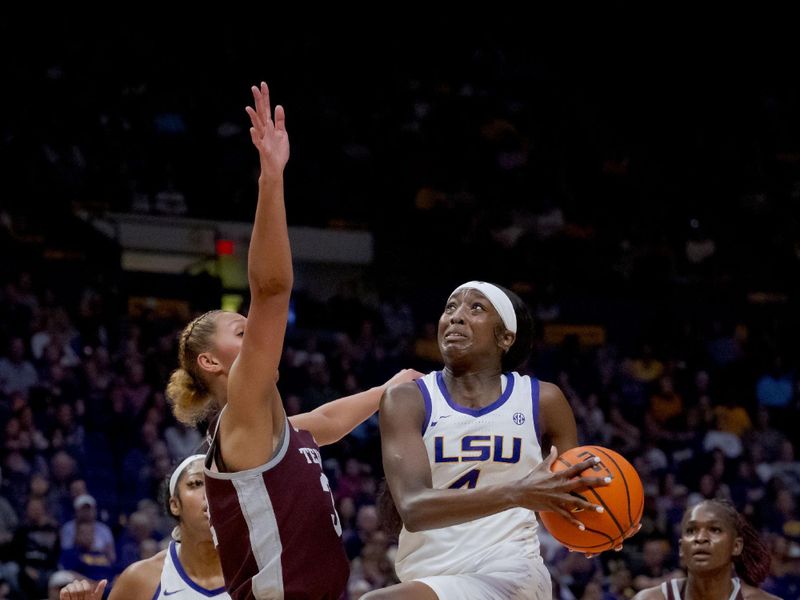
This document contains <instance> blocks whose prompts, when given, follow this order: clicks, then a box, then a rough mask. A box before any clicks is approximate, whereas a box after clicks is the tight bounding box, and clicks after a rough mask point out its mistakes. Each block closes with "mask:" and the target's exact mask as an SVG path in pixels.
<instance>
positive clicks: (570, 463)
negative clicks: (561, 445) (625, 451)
mask: <svg viewBox="0 0 800 600" xmlns="http://www.w3.org/2000/svg"><path fill="white" fill-rule="evenodd" d="M549 462H550V465H551V468H552V469H553V471H554V472H556V473H563V474H568V475H570V476H576V475H578V474H580V477H576V478H575V479H574V480H573V481H579V480H581V479H591V478H588V477H586V475H587V473H586V472H585V470H586V469H590V471H589V472H590V473H591V474H592V475H594V476H595V478H602V479H603V480H610V481H609V483H608V484H607V485H604V486H584V487H583V488H582V489H581V488H575V489H574V490H573V493H574V494H576V495H580V496H581V497H582V498H584V499H585V500H586V501H587V502H588V501H591V502H594V503H595V504H594V505H595V506H601V507H602V509H603V510H602V511H595V512H586V513H585V514H582V515H580V519H581V522H582V525H583V527H582V528H579V529H576V528H575V527H574V522H575V517H574V516H573V515H569V518H566V517H565V516H564V514H563V512H560V511H542V512H541V513H540V515H539V516H540V518H541V520H542V523H543V525H544V526H545V527H546V528H547V530H548V531H549V532H550V534H551V535H552V536H553V537H554V538H556V539H557V540H558V541H559V542H561V543H562V544H564V545H565V546H566V547H567V548H569V549H570V550H573V551H576V552H583V553H585V554H587V556H594V555H595V554H599V553H600V552H604V551H606V550H610V549H612V548H614V549H621V547H622V542H623V541H624V540H625V539H626V538H629V537H630V536H632V535H634V534H635V533H636V532H637V531H639V528H640V523H639V522H640V521H641V518H642V512H643V510H644V490H643V488H642V482H641V480H640V479H639V475H638V474H637V473H636V470H635V469H634V468H633V466H632V465H631V464H630V463H629V462H628V461H627V460H625V458H623V457H622V456H620V455H619V454H618V453H616V452H614V451H613V450H609V449H608V448H603V447H601V446H580V447H578V448H572V449H571V450H568V451H566V452H564V453H563V454H561V455H560V456H559V457H558V458H557V459H556V460H555V461H549Z"/></svg>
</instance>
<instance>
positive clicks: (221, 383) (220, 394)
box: [208, 377, 228, 408]
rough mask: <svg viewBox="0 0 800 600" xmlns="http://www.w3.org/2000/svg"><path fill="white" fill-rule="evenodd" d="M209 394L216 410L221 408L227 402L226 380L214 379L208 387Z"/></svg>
mask: <svg viewBox="0 0 800 600" xmlns="http://www.w3.org/2000/svg"><path fill="white" fill-rule="evenodd" d="M208 389H209V391H210V392H211V396H212V400H211V401H212V402H213V403H214V404H216V405H217V408H222V407H223V406H225V404H226V403H227V402H228V378H227V377H215V378H214V379H213V380H212V381H211V382H210V383H209V386H208Z"/></svg>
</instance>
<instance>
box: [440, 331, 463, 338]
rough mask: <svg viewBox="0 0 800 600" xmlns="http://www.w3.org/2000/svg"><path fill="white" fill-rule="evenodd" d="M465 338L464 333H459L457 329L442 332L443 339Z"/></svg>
mask: <svg viewBox="0 0 800 600" xmlns="http://www.w3.org/2000/svg"><path fill="white" fill-rule="evenodd" d="M466 338H467V336H466V335H464V334H463V333H459V332H458V331H450V332H448V333H445V334H444V339H446V340H464V339H466Z"/></svg>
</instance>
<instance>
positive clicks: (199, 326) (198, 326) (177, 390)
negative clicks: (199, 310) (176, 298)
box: [167, 310, 222, 425]
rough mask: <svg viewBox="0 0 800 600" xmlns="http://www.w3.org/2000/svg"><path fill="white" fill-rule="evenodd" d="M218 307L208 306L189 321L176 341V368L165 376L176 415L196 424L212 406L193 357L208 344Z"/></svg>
mask: <svg viewBox="0 0 800 600" xmlns="http://www.w3.org/2000/svg"><path fill="white" fill-rule="evenodd" d="M221 312H222V311H221V310H210V311H208V312H206V313H203V314H202V315H200V316H199V317H197V318H196V319H194V320H193V321H191V322H190V323H189V324H188V325H187V326H186V327H184V328H183V331H182V332H181V335H180V339H179V341H178V365H179V366H178V368H177V369H175V370H174V371H173V372H172V374H171V375H170V377H169V383H168V384H167V398H169V400H170V402H171V403H172V411H173V412H174V413H175V416H176V417H177V419H178V420H179V421H180V422H181V423H184V424H186V425H196V424H197V423H198V422H200V421H202V420H203V419H204V418H205V417H206V416H207V415H208V414H209V412H211V410H212V408H213V407H212V404H211V391H210V390H209V388H208V385H207V384H206V382H205V380H204V379H203V377H202V374H201V372H200V367H199V366H198V364H197V357H198V356H199V355H200V354H201V353H203V352H206V351H207V350H209V349H210V348H211V337H212V336H213V335H214V332H215V331H216V329H217V317H218V316H219V314H220V313H221Z"/></svg>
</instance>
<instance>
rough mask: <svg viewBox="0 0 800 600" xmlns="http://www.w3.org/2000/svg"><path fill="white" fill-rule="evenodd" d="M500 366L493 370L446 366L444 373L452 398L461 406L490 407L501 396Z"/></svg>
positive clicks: (494, 367) (492, 368)
mask: <svg viewBox="0 0 800 600" xmlns="http://www.w3.org/2000/svg"><path fill="white" fill-rule="evenodd" d="M500 375H501V372H500V368H499V365H495V366H493V367H491V368H478V369H476V368H466V367H465V368H459V367H457V366H454V365H448V366H446V367H445V368H444V369H443V371H442V376H443V377H444V381H445V384H446V385H447V390H448V391H449V392H450V396H451V397H452V398H453V399H454V400H457V401H458V403H459V404H463V405H464V406H470V407H473V408H479V407H483V406H488V405H489V404H491V403H492V402H494V401H495V400H497V397H498V396H499V395H500V390H501V380H500Z"/></svg>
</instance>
